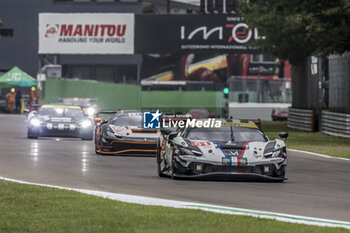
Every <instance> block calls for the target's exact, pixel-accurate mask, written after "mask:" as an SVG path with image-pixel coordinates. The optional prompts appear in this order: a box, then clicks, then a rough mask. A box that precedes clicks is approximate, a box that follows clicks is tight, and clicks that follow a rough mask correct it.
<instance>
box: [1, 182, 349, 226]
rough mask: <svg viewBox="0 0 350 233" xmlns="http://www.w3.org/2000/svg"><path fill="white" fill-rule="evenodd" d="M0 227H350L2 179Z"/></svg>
mask: <svg viewBox="0 0 350 233" xmlns="http://www.w3.org/2000/svg"><path fill="white" fill-rule="evenodd" d="M0 210H1V212H0V232H45V233H46V232H84V233H86V232H161V233H163V232H181V233H183V232H201V233H202V232H220V233H221V232H244V233H250V232H268V233H274V232H276V233H277V232H278V233H279V232H297V233H302V232H308V233H309V232H325V233H326V232H349V231H348V230H346V229H343V228H328V227H317V226H308V225H301V224H293V223H285V222H280V221H275V220H268V219H261V218H253V217H246V216H237V215H226V214H216V213H210V212H205V211H201V210H187V209H175V208H167V207H156V206H144V205H137V204H127V203H123V202H118V201H113V200H108V199H104V198H100V197H95V196H90V195H86V194H81V193H78V192H74V191H67V190H60V189H55V188H46V187H39V186H33V185H24V184H17V183H12V182H7V181H1V180H0Z"/></svg>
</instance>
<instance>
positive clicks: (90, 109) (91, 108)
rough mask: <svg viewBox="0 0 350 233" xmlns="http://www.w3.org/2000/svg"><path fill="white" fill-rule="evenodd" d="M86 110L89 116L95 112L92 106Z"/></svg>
mask: <svg viewBox="0 0 350 233" xmlns="http://www.w3.org/2000/svg"><path fill="white" fill-rule="evenodd" d="M86 112H87V114H88V115H89V116H93V115H95V113H96V111H95V109H94V108H93V107H90V108H88V109H87V110H86Z"/></svg>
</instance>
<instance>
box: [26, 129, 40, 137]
mask: <svg viewBox="0 0 350 233" xmlns="http://www.w3.org/2000/svg"><path fill="white" fill-rule="evenodd" d="M27 138H28V139H38V136H36V135H33V134H32V133H31V132H30V131H29V130H28V132H27Z"/></svg>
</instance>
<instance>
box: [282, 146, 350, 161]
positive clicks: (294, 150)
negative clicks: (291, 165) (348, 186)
mask: <svg viewBox="0 0 350 233" xmlns="http://www.w3.org/2000/svg"><path fill="white" fill-rule="evenodd" d="M287 150H288V151H292V152H299V153H304V154H308V155H315V156H319V157H323V158H328V159H339V160H345V161H350V159H347V158H340V157H334V156H329V155H324V154H319V153H315V152H310V151H304V150H296V149H287Z"/></svg>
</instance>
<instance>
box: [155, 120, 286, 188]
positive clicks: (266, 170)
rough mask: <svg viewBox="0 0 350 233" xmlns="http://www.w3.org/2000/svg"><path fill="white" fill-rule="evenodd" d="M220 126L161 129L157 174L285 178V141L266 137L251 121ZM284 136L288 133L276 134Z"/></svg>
mask: <svg viewBox="0 0 350 233" xmlns="http://www.w3.org/2000/svg"><path fill="white" fill-rule="evenodd" d="M221 124H222V125H221V127H218V128H215V127H212V128H198V127H187V128H183V129H181V130H177V131H175V132H173V131H171V130H169V129H167V128H163V129H161V133H162V135H161V137H160V140H159V142H158V147H157V165H158V174H159V176H161V177H163V176H169V177H171V178H173V179H175V178H191V179H229V180H251V179H252V178H254V179H255V178H258V179H261V180H270V181H279V182H283V181H284V180H286V179H287V177H286V176H285V169H286V166H287V152H286V145H285V143H284V141H282V140H279V139H275V140H271V141H270V140H269V139H268V138H267V136H266V135H265V134H264V133H263V132H262V131H261V129H260V128H259V127H258V125H257V124H255V123H254V122H252V121H241V120H238V121H232V120H227V121H226V120H224V121H223V120H221ZM279 136H280V137H281V138H285V139H286V138H287V137H288V133H286V132H282V133H279Z"/></svg>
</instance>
